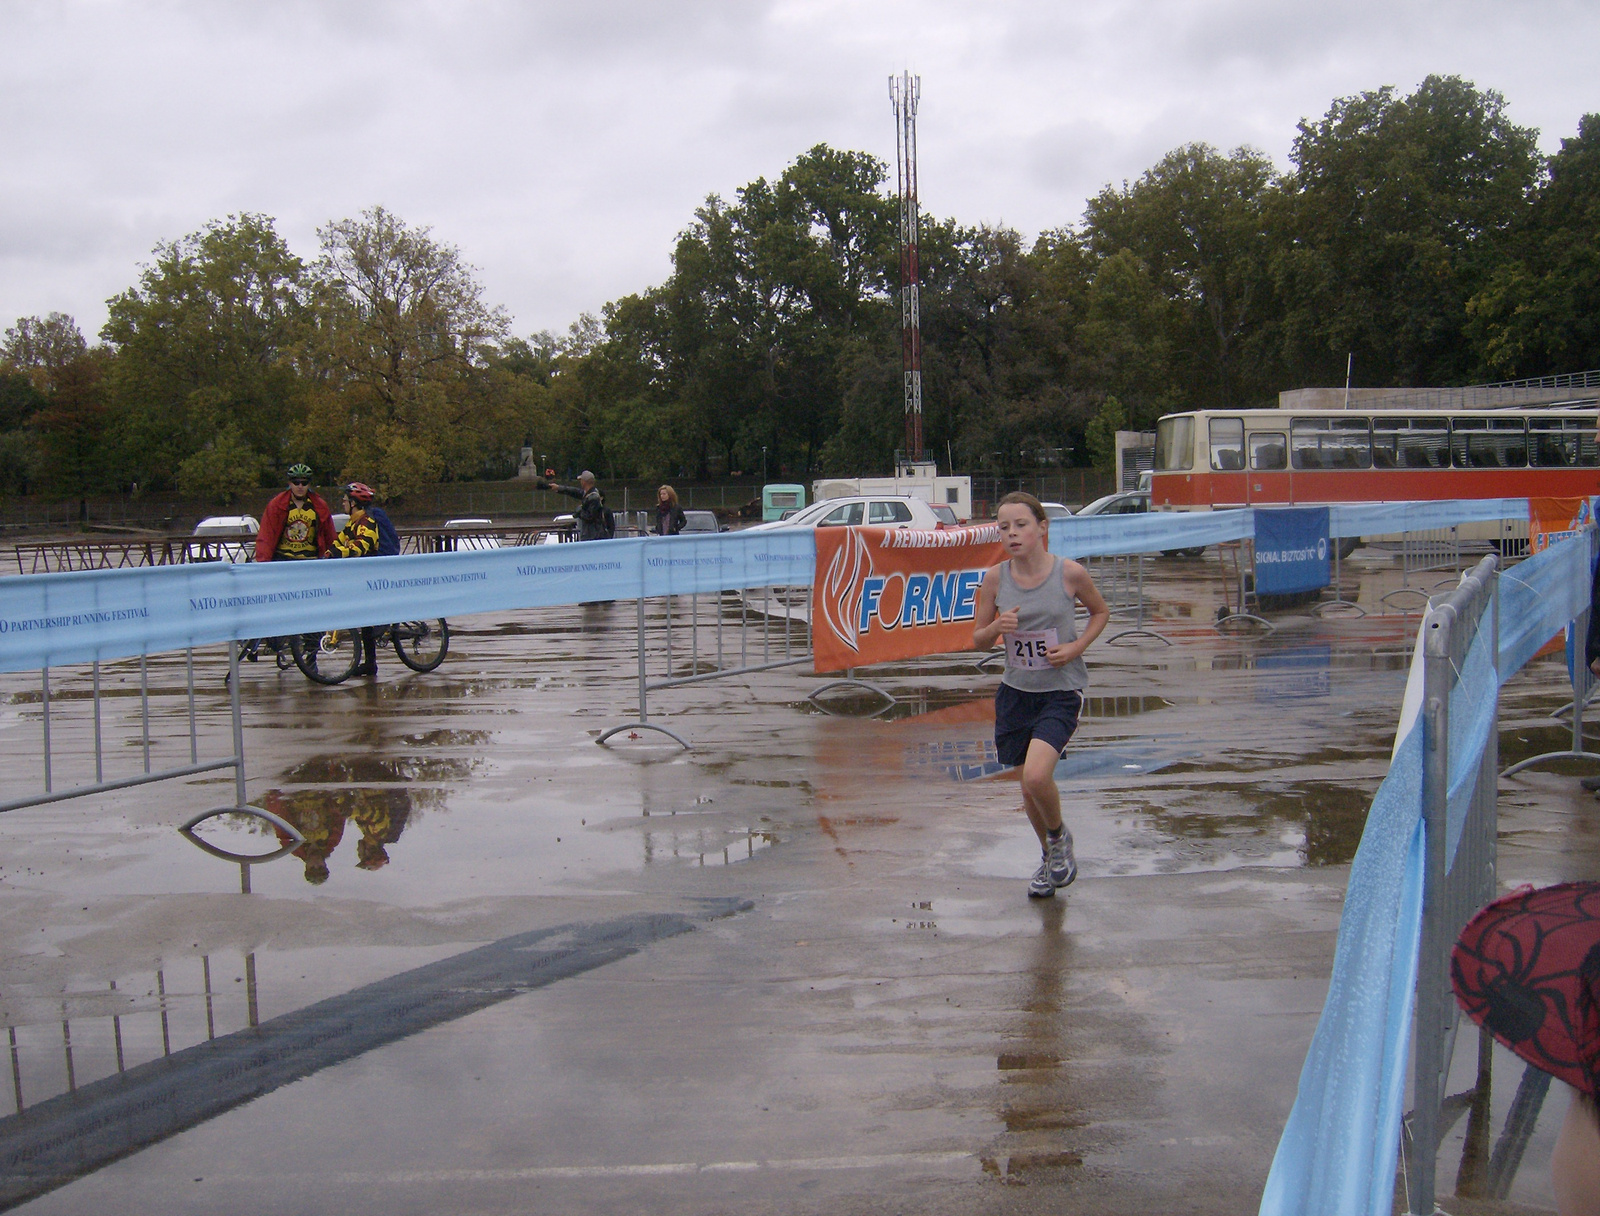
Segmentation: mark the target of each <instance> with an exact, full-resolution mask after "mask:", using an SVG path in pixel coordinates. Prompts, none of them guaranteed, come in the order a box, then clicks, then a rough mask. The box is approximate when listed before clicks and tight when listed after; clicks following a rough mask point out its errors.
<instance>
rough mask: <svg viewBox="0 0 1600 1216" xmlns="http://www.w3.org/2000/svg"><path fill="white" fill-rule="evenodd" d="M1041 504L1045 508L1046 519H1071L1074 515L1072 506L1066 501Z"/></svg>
mask: <svg viewBox="0 0 1600 1216" xmlns="http://www.w3.org/2000/svg"><path fill="white" fill-rule="evenodd" d="M1039 505H1040V506H1041V507H1043V508H1044V515H1045V518H1046V519H1069V518H1071V516H1072V508H1071V507H1069V506H1066V505H1065V504H1064V503H1059V502H1042V503H1040V504H1039Z"/></svg>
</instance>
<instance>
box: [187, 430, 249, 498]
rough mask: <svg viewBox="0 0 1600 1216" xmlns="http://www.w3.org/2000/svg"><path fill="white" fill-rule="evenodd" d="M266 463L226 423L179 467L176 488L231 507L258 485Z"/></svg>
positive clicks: (188, 494) (236, 431)
mask: <svg viewBox="0 0 1600 1216" xmlns="http://www.w3.org/2000/svg"><path fill="white" fill-rule="evenodd" d="M266 463H267V462H266V461H265V460H264V459H263V457H262V456H261V454H260V453H259V452H257V451H256V450H255V449H254V448H252V447H251V446H250V445H249V444H248V443H247V442H245V440H244V438H243V437H242V436H241V435H240V434H239V430H238V428H237V427H236V426H234V425H232V424H231V423H230V424H225V425H224V426H223V427H222V429H221V430H220V431H219V432H218V433H217V434H216V437H215V438H213V439H211V440H209V441H207V443H206V445H205V446H204V447H203V448H201V449H200V450H199V451H197V452H195V453H193V454H192V455H190V456H188V457H186V458H185V459H184V461H183V463H182V464H180V465H179V466H178V476H177V487H178V490H179V492H180V493H182V494H183V495H185V496H186V497H189V498H199V499H204V500H206V501H208V502H219V503H222V504H223V505H224V506H231V505H232V504H233V503H235V502H237V501H238V500H239V499H240V498H241V497H243V496H244V495H245V494H247V493H249V492H250V491H251V490H253V489H255V488H256V487H257V486H259V485H260V484H261V480H262V477H263V476H264V475H265V474H266V473H267V471H268V470H267V468H266Z"/></svg>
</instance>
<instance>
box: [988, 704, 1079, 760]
mask: <svg viewBox="0 0 1600 1216" xmlns="http://www.w3.org/2000/svg"><path fill="white" fill-rule="evenodd" d="M1082 709H1083V694H1082V693H1081V692H1079V691H1078V690H1077V689H1075V688H1072V689H1066V688H1052V689H1051V690H1050V691H1049V692H1024V691H1023V690H1022V689H1020V688H1012V687H1011V685H1009V684H1002V685H1000V691H999V692H998V693H996V694H995V698H994V747H995V751H997V752H998V753H999V754H1000V763H1001V764H1009V765H1012V766H1016V765H1019V764H1021V763H1022V761H1023V760H1024V758H1026V756H1027V754H1028V744H1029V743H1031V742H1032V741H1033V740H1035V739H1043V740H1044V741H1045V742H1046V743H1048V744H1049V745H1050V746H1051V747H1052V748H1053V749H1054V750H1055V752H1056V754H1057V755H1060V754H1061V751H1062V749H1063V748H1065V747H1066V746H1067V741H1068V740H1070V739H1071V738H1072V735H1073V732H1075V731H1076V730H1077V729H1078V713H1079V711H1081V710H1082Z"/></svg>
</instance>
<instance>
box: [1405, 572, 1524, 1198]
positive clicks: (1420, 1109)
mask: <svg viewBox="0 0 1600 1216" xmlns="http://www.w3.org/2000/svg"><path fill="white" fill-rule="evenodd" d="M1498 575H1499V559H1498V557H1497V556H1496V555H1494V554H1490V555H1489V556H1487V557H1485V558H1484V559H1483V560H1482V561H1480V562H1479V563H1478V564H1477V566H1476V567H1475V568H1474V569H1473V570H1472V571H1471V573H1469V574H1467V575H1466V576H1465V577H1463V578H1462V580H1461V583H1460V585H1459V586H1458V587H1457V588H1456V589H1455V590H1454V591H1452V592H1451V593H1450V594H1449V595H1447V596H1445V597H1443V598H1442V599H1441V600H1439V601H1436V602H1435V603H1434V605H1433V606H1432V607H1430V609H1429V610H1428V613H1427V615H1426V616H1425V617H1424V618H1423V627H1422V646H1423V693H1422V729H1423V744H1422V749H1423V752H1422V821H1423V840H1424V878H1423V904H1422V944H1421V953H1420V954H1419V956H1418V961H1417V990H1416V991H1417V997H1416V999H1417V1005H1416V1009H1417V1013H1416V1051H1415V1056H1414V1059H1413V1081H1412V1089H1413V1095H1414V1106H1413V1110H1412V1114H1411V1116H1410V1118H1409V1119H1408V1120H1407V1127H1406V1136H1407V1138H1408V1139H1409V1144H1407V1145H1403V1146H1402V1163H1403V1166H1404V1168H1405V1170H1406V1190H1407V1200H1408V1207H1407V1209H1406V1210H1407V1211H1408V1212H1412V1213H1421V1214H1423V1216H1433V1212H1434V1210H1435V1204H1434V1196H1435V1189H1436V1188H1435V1172H1436V1167H1437V1158H1438V1152H1439V1145H1440V1142H1441V1141H1442V1139H1443V1137H1444V1134H1445V1132H1446V1131H1447V1130H1448V1128H1447V1126H1446V1114H1447V1111H1450V1112H1453V1113H1454V1114H1455V1115H1456V1116H1459V1114H1460V1113H1461V1112H1463V1111H1465V1110H1467V1109H1469V1107H1471V1105H1472V1103H1473V1100H1474V1099H1477V1098H1478V1097H1479V1096H1480V1095H1479V1089H1480V1088H1482V1087H1486V1086H1487V1085H1488V1066H1487V1063H1486V1062H1482V1063H1481V1067H1480V1070H1479V1086H1478V1087H1475V1088H1474V1090H1471V1091H1468V1092H1467V1093H1465V1094H1461V1095H1456V1096H1455V1097H1454V1098H1448V1097H1447V1096H1446V1084H1447V1081H1448V1078H1449V1074H1450V1063H1451V1058H1452V1056H1453V1053H1454V1048H1455V1037H1456V1029H1457V1027H1458V1025H1459V1018H1460V1014H1459V1011H1458V1009H1457V1008H1456V1003H1455V1000H1454V998H1453V997H1452V995H1451V992H1450V980H1449V960H1450V950H1451V947H1452V946H1453V945H1454V943H1455V939H1456V936H1457V934H1459V933H1460V932H1461V929H1462V927H1463V926H1464V925H1465V924H1466V923H1467V921H1468V920H1469V919H1470V918H1471V917H1472V915H1473V913H1475V912H1476V911H1477V910H1478V909H1479V908H1481V907H1483V906H1484V904H1486V903H1488V902H1489V900H1491V899H1492V898H1493V897H1494V893H1495V837H1496V795H1497V782H1498V776H1499V763H1498V759H1499V747H1498V726H1499V647H1500V622H1499V595H1498V591H1499V586H1498ZM1475 642H1477V643H1479V645H1480V647H1481V649H1480V650H1479V651H1478V652H1477V653H1478V655H1479V656H1480V657H1478V658H1477V659H1476V663H1477V667H1476V668H1472V667H1469V660H1468V655H1469V652H1471V651H1472V650H1473V646H1474V643H1475ZM1485 667H1486V668H1487V673H1486V674H1485V672H1484V671H1483V668H1485ZM1474 672H1475V674H1476V676H1477V679H1476V680H1474V682H1473V684H1472V685H1471V686H1469V685H1468V684H1467V679H1468V677H1469V675H1472V674H1473V673H1474ZM1464 673H1467V674H1464ZM1480 685H1481V686H1480ZM1457 694H1459V695H1457ZM1452 712H1455V713H1458V714H1461V715H1462V716H1463V718H1464V719H1466V718H1469V717H1470V716H1471V715H1472V714H1473V713H1486V714H1487V715H1488V730H1487V735H1486V738H1484V740H1483V747H1482V751H1481V752H1480V753H1479V754H1478V755H1477V756H1475V757H1473V758H1472V759H1471V760H1470V763H1471V764H1472V765H1473V769H1472V771H1471V772H1470V773H1469V774H1467V775H1466V776H1465V777H1462V776H1460V775H1459V774H1458V776H1457V781H1458V782H1462V783H1465V782H1466V781H1470V790H1469V792H1468V794H1467V801H1466V806H1465V810H1464V812H1463V821H1462V827H1461V831H1460V835H1459V838H1458V843H1457V845H1456V848H1455V852H1454V855H1453V856H1451V855H1450V852H1449V826H1448V825H1449V803H1450V783H1451V746H1452V737H1453V736H1454V741H1455V742H1456V744H1457V746H1458V747H1466V748H1469V749H1470V747H1471V745H1472V743H1473V740H1472V738H1471V737H1470V736H1469V735H1468V732H1467V730H1466V729H1465V727H1466V725H1467V723H1466V722H1465V721H1463V723H1462V724H1461V725H1462V727H1463V729H1460V730H1457V731H1455V732H1452V729H1451V715H1452ZM1457 767H1458V768H1459V767H1460V760H1459V758H1458V760H1457ZM1482 1055H1483V1050H1482V1046H1481V1044H1480V1062H1481V1061H1482ZM1486 1092H1487V1091H1486V1089H1485V1090H1484V1094H1486ZM1483 1105H1484V1106H1485V1107H1486V1105H1487V1103H1486V1102H1485V1103H1483ZM1484 1117H1485V1118H1487V1111H1486V1110H1485V1113H1484ZM1451 1121H1452V1122H1453V1119H1452V1120H1451ZM1480 1139H1481V1137H1480ZM1473 1142H1474V1138H1473V1137H1470V1136H1469V1137H1468V1143H1469V1145H1471V1144H1472V1143H1473Z"/></svg>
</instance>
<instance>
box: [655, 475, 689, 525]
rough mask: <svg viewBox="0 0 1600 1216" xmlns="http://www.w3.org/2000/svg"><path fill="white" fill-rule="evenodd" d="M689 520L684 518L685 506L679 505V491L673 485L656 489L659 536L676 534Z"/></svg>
mask: <svg viewBox="0 0 1600 1216" xmlns="http://www.w3.org/2000/svg"><path fill="white" fill-rule="evenodd" d="M686 522H688V521H687V520H685V519H684V516H683V508H682V507H680V506H679V505H678V492H677V491H676V490H674V489H673V488H672V487H671V486H662V487H661V488H660V489H659V490H657V491H656V526H655V529H654V531H655V534H656V535H657V536H676V535H678V533H680V532H682V531H683V525H684V524H685V523H686Z"/></svg>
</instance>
